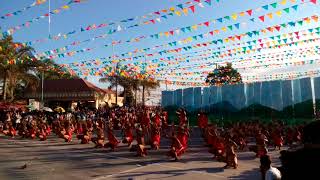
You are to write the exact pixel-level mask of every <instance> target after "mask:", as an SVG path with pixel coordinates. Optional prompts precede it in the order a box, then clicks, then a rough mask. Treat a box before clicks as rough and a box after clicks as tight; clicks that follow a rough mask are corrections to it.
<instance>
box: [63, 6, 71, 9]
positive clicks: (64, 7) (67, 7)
mask: <svg viewBox="0 0 320 180" xmlns="http://www.w3.org/2000/svg"><path fill="white" fill-rule="evenodd" d="M62 8H63V9H69V8H70V7H69V6H68V5H64V6H62Z"/></svg>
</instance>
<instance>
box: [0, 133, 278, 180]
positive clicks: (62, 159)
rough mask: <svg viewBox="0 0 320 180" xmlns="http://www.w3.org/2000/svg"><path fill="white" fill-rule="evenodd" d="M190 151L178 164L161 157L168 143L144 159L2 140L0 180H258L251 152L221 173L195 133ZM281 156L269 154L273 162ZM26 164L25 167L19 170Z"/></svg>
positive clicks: (52, 141)
mask: <svg viewBox="0 0 320 180" xmlns="http://www.w3.org/2000/svg"><path fill="white" fill-rule="evenodd" d="M192 137H198V138H192V139H191V141H190V143H191V148H190V149H189V151H188V152H187V153H186V154H185V155H184V156H183V157H182V160H181V161H179V162H172V161H170V160H169V159H168V158H167V157H166V156H165V153H166V151H167V150H168V147H169V146H168V144H169V142H167V140H165V139H163V140H162V148H161V149H160V150H159V151H149V155H148V157H145V158H140V157H135V156H134V154H135V153H134V152H129V151H128V148H127V147H126V146H124V145H121V147H120V148H119V149H118V150H117V151H116V152H110V151H109V150H106V149H94V148H93V144H88V145H81V144H79V143H78V141H77V140H75V139H74V141H73V142H72V143H65V142H63V140H61V139H58V138H56V137H54V136H51V137H50V138H49V139H48V140H47V141H44V142H40V141H37V140H26V139H23V140H21V139H19V138H16V139H11V138H8V137H4V136H3V135H0V159H1V160H0V179H1V180H7V179H8V180H9V179H41V180H42V179H44V180H46V179H59V180H63V179H72V180H77V179H95V180H103V179H130V178H132V179H154V180H156V179H184V180H186V179H193V180H194V179H201V180H204V179H259V178H260V174H259V170H258V167H259V160H258V159H255V158H254V153H252V152H239V153H238V159H239V168H238V169H236V170H235V169H223V166H224V163H220V162H217V161H216V160H213V159H212V158H211V157H212V155H211V154H209V153H208V152H207V150H208V149H207V148H206V147H203V145H202V144H203V142H202V141H201V138H199V133H196V131H194V132H193V134H192ZM278 154H279V151H272V152H271V155H273V156H274V159H275V162H276V161H277V155H278ZM24 164H27V168H25V169H22V166H23V165H24Z"/></svg>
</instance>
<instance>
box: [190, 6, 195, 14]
mask: <svg viewBox="0 0 320 180" xmlns="http://www.w3.org/2000/svg"><path fill="white" fill-rule="evenodd" d="M189 8H190V9H191V11H192V12H193V13H194V10H195V7H194V5H193V6H190V7H189Z"/></svg>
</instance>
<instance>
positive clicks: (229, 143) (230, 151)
mask: <svg viewBox="0 0 320 180" xmlns="http://www.w3.org/2000/svg"><path fill="white" fill-rule="evenodd" d="M225 144H226V166H225V167H224V168H228V167H233V168H234V169H237V167H238V159H237V154H236V152H235V149H236V148H237V147H238V146H237V144H236V143H235V142H234V141H233V140H232V139H231V137H230V135H227V136H226V141H225Z"/></svg>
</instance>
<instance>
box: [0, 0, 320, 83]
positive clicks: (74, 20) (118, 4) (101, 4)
mask: <svg viewBox="0 0 320 180" xmlns="http://www.w3.org/2000/svg"><path fill="white" fill-rule="evenodd" d="M189 1H190V0H189ZM287 1H288V2H287V4H286V5H281V6H280V5H279V7H278V9H283V8H286V7H290V6H292V5H294V4H295V3H291V2H290V0H287ZM33 2H34V0H0V15H3V14H6V13H9V12H14V11H15V10H19V9H21V8H24V7H26V6H28V5H30V4H32V3H33ZM68 2H69V0H51V9H52V10H53V9H55V8H58V7H60V6H62V5H64V4H66V3H68ZM184 2H187V0H116V1H112V0H109V1H106V0H87V1H85V2H83V3H80V4H74V5H72V6H71V8H70V9H69V10H66V11H62V12H60V13H58V14H55V15H52V16H51V26H50V27H51V34H52V35H57V34H59V33H62V34H63V33H67V32H70V31H72V30H74V29H76V30H78V29H79V28H80V27H82V26H87V25H92V24H97V25H98V24H101V23H108V22H112V21H115V22H117V21H119V20H123V19H127V18H132V17H136V16H142V15H145V14H148V13H150V12H155V11H157V10H161V9H168V8H170V7H172V6H175V5H177V4H180V3H184ZM273 2H280V1H276V0H259V1H257V0H242V1H239V0H220V2H216V0H212V5H211V6H207V5H205V4H204V5H205V7H204V8H200V7H198V6H197V7H196V12H195V13H194V14H192V13H191V12H190V11H189V15H188V16H184V15H182V16H180V17H178V16H173V17H170V18H168V20H162V22H161V23H156V24H154V25H145V26H141V27H136V28H131V29H128V30H125V31H120V32H117V33H115V34H113V35H110V36H108V37H107V38H105V39H98V40H95V41H91V42H89V43H83V44H81V45H80V46H74V48H71V49H70V50H79V49H82V48H94V50H92V51H90V52H86V53H79V54H76V55H74V56H72V57H65V58H57V59H55V61H56V62H57V63H71V62H79V61H84V60H90V59H95V58H100V57H108V56H111V55H112V50H111V49H112V48H111V47H104V46H103V45H104V44H109V43H110V42H111V41H112V40H122V41H125V40H128V39H131V38H134V37H138V36H141V35H151V34H155V33H159V32H164V31H168V30H171V29H175V28H179V27H185V26H189V25H193V24H197V23H201V22H205V21H208V20H212V19H215V18H219V17H224V16H227V15H231V14H232V13H238V12H241V11H246V10H248V9H256V8H258V7H261V6H262V5H265V4H270V3H273ZM297 2H301V0H297ZM276 10H277V9H272V10H269V11H265V10H263V9H261V10H260V11H257V12H255V13H254V15H253V16H252V17H258V16H259V15H262V14H265V13H266V12H275V11H276ZM47 12H48V2H47V3H45V4H42V5H39V6H36V7H33V8H31V9H29V10H27V11H25V12H24V13H22V14H21V15H17V16H13V17H10V18H7V19H4V20H2V19H0V27H1V28H2V30H3V31H5V30H7V29H8V28H10V27H13V26H16V25H20V24H22V23H24V22H26V21H28V20H30V19H32V18H34V17H37V16H40V15H43V14H45V13H47ZM319 12H320V6H319V3H318V4H317V5H311V4H310V3H306V4H305V5H301V6H299V8H298V11H297V12H292V13H289V14H284V13H283V14H282V17H281V18H278V17H275V18H273V19H272V20H270V19H267V20H266V22H265V23H260V22H255V23H252V22H250V20H249V18H248V16H244V17H239V18H238V19H237V21H230V22H227V23H216V24H214V25H211V26H210V28H200V29H198V30H197V31H195V32H191V33H181V34H180V35H177V36H172V37H170V38H166V37H163V38H160V39H156V40H155V39H151V38H149V39H146V40H142V41H141V42H139V43H126V44H122V45H119V46H115V48H114V52H115V54H121V53H125V52H129V51H133V50H134V49H136V48H148V47H153V46H155V45H161V44H165V43H168V42H172V41H177V40H181V39H183V38H186V37H189V36H193V35H197V34H201V33H206V32H208V31H209V30H211V29H216V28H221V27H223V26H225V25H231V24H234V23H237V22H239V23H244V24H241V28H240V29H239V30H234V31H232V32H230V31H228V32H226V33H221V34H220V35H217V36H215V37H213V38H211V37H210V38H208V39H202V40H199V42H205V41H210V40H214V39H217V38H224V37H228V36H230V35H234V34H239V33H244V32H247V31H250V30H251V31H252V30H258V29H260V28H263V27H268V26H272V25H276V24H279V23H282V22H288V21H293V20H298V19H301V18H303V17H306V16H311V15H314V14H318V15H319ZM130 24H132V23H127V25H130ZM117 25H120V26H121V27H123V24H118V23H117V24H116V27H117ZM312 27H316V25H315V24H311V25H308V26H304V27H302V28H303V29H306V28H312ZM109 29H110V27H106V28H100V29H98V30H92V31H88V32H82V33H77V34H76V35H74V36H72V37H70V38H67V39H65V40H58V41H55V40H51V41H48V42H45V43H38V44H34V45H32V46H33V47H34V48H35V49H36V51H37V52H43V51H47V50H51V49H55V48H59V47H63V46H65V45H68V44H70V43H72V42H74V41H81V40H85V39H88V38H92V37H95V36H97V35H101V34H104V33H106V32H108V30H109ZM300 29H301V27H300V28H297V29H295V28H291V29H288V28H287V29H286V30H284V31H281V32H277V33H274V34H267V35H265V36H263V35H262V36H261V38H263V37H269V36H272V35H278V34H282V33H285V32H293V31H295V30H300ZM13 37H14V40H15V41H19V42H26V41H32V40H36V39H41V38H46V37H48V19H47V18H44V19H41V20H39V21H38V22H35V23H32V24H31V26H30V27H29V28H22V29H21V30H18V31H17V32H16V33H15V34H14V35H13ZM246 40H248V39H244V40H243V41H246ZM192 44H193V43H192ZM181 46H183V45H181ZM212 48H214V46H212ZM197 50H198V49H197ZM150 52H154V51H150ZM166 56H168V55H165V56H164V57H166ZM140 61H143V59H141V60H140ZM185 64H186V63H183V64H182V65H185ZM301 68H302V69H303V68H304V69H306V68H319V67H317V66H316V67H314V66H312V67H309V66H308V67H301ZM301 68H300V69H299V70H301ZM294 69H296V67H295V68H294ZM287 70H288V69H287ZM269 71H270V72H274V71H275V70H274V69H266V70H264V71H262V73H264V74H266V73H268V72H269ZM279 71H283V69H280V70H279ZM250 73H257V72H255V71H254V72H250ZM88 79H89V80H90V81H92V82H94V83H95V84H97V85H99V86H101V87H106V86H107V85H105V84H100V83H98V81H97V79H98V77H89V78H88Z"/></svg>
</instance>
